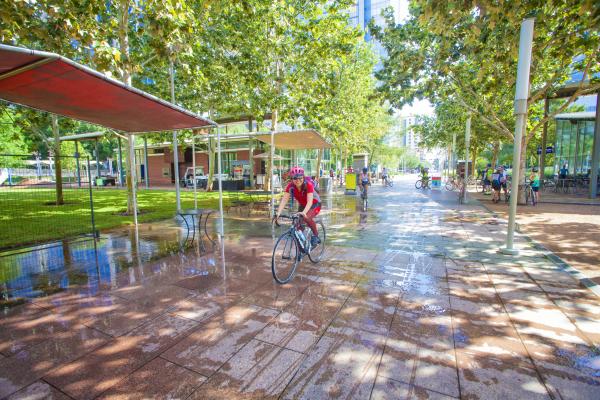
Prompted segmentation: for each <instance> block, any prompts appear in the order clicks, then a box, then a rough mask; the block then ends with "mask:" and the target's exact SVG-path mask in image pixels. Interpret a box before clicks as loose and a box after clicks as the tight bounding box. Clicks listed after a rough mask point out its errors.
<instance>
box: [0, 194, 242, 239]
mask: <svg viewBox="0 0 600 400" xmlns="http://www.w3.org/2000/svg"><path fill="white" fill-rule="evenodd" d="M63 193H64V199H65V203H66V204H64V205H62V206H56V205H49V203H52V201H53V200H54V196H55V191H54V189H14V190H13V189H11V190H2V191H0V210H1V211H0V249H8V248H11V247H17V246H23V245H27V244H35V243H41V242H45V241H49V240H56V239H62V238H66V237H72V236H77V235H81V234H88V233H91V231H92V224H91V218H90V207H89V192H88V190H87V189H64V190H63ZM197 196H198V207H199V208H212V209H218V208H219V193H218V192H209V193H206V192H198V194H197ZM93 198H94V215H95V223H96V229H97V230H106V229H110V228H116V227H120V226H126V225H133V216H124V215H122V213H123V212H124V211H126V210H127V192H126V191H125V190H120V189H97V190H94V191H93ZM137 199H138V209H139V210H140V211H141V212H140V213H139V214H138V221H139V222H150V221H156V220H161V219H167V218H174V216H175V204H176V201H175V191H174V190H139V191H138V192H137ZM234 200H247V201H249V200H250V198H249V196H247V195H246V194H243V193H242V194H239V195H236V194H233V193H230V192H224V193H223V205H224V206H225V207H226V206H228V205H229V204H230V203H231V202H232V201H234ZM47 204H48V205H47ZM193 206H194V194H193V192H187V191H182V192H181V207H182V208H192V207H193Z"/></svg>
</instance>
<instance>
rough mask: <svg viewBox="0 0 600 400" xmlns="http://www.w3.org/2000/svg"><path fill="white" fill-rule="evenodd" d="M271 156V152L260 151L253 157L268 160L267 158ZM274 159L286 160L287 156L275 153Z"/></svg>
mask: <svg viewBox="0 0 600 400" xmlns="http://www.w3.org/2000/svg"><path fill="white" fill-rule="evenodd" d="M270 156H271V153H260V154H257V155H255V156H254V157H253V158H260V159H263V160H266V159H268V158H269V157H270ZM273 160H285V158H283V157H281V156H280V155H278V154H275V155H274V156H273Z"/></svg>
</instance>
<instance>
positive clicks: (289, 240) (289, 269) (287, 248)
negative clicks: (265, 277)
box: [271, 232, 300, 285]
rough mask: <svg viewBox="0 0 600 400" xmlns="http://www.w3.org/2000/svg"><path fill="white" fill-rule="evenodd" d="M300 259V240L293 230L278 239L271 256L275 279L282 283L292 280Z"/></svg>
mask: <svg viewBox="0 0 600 400" xmlns="http://www.w3.org/2000/svg"><path fill="white" fill-rule="evenodd" d="M299 260H300V249H299V248H298V242H297V241H296V239H295V238H294V237H293V236H292V233H291V232H286V233H284V234H283V235H281V236H280V237H279V239H277V242H276V243H275V247H274V248H273V257H272V258H271V271H272V272H273V278H274V279H275V281H276V282H277V283H280V284H282V285H283V284H284V283H288V282H289V281H291V280H292V278H293V277H294V273H295V272H296V267H297V266H298V261H299Z"/></svg>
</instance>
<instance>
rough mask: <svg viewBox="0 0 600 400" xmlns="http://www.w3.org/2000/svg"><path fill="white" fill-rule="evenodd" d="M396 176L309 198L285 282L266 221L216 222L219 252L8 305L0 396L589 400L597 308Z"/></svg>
mask: <svg viewBox="0 0 600 400" xmlns="http://www.w3.org/2000/svg"><path fill="white" fill-rule="evenodd" d="M409 179H410V178H406V179H403V180H400V181H398V182H396V186H395V187H394V188H393V189H383V188H381V187H378V186H375V187H373V190H372V191H371V196H370V204H369V210H368V211H367V212H362V211H361V210H360V207H359V206H358V204H357V203H358V202H357V200H356V199H355V198H354V197H352V196H342V195H338V196H331V195H326V194H325V195H324V196H323V197H324V201H325V202H326V204H328V208H329V213H327V212H324V213H323V214H324V215H323V218H324V220H325V221H326V226H327V229H328V249H327V253H326V257H325V259H324V260H323V261H322V262H321V263H319V264H312V263H310V262H309V261H308V260H306V259H305V260H303V261H302V262H301V263H300V265H299V267H298V271H297V275H296V277H295V278H294V280H293V281H292V282H290V283H289V284H286V285H277V284H275V283H273V281H272V278H271V272H270V263H271V250H272V246H273V236H272V233H271V231H270V229H269V225H268V222H264V223H263V222H257V221H245V222H240V221H237V222H234V221H230V220H226V222H227V225H228V226H230V227H231V228H232V229H234V230H235V232H236V233H235V235H231V236H230V237H228V240H226V241H225V242H224V243H223V246H224V248H223V252H222V253H221V252H220V249H217V250H216V251H215V252H212V251H211V252H208V253H206V254H202V253H198V252H197V249H190V250H189V251H187V252H185V253H175V254H171V255H166V256H164V257H160V258H156V259H148V258H145V259H144V261H136V260H135V257H132V259H131V260H130V261H129V262H128V264H127V265H126V266H125V267H123V268H122V269H120V270H115V271H114V274H113V275H111V276H110V279H108V280H106V279H105V280H103V281H102V282H100V281H99V279H98V277H90V278H89V279H88V280H86V279H81V277H78V279H77V280H76V283H75V284H74V285H70V286H69V287H67V288H66V290H62V291H58V293H55V294H52V295H49V296H47V297H41V298H35V299H33V301H32V302H31V303H28V304H25V305H22V306H18V307H16V308H13V309H9V310H8V311H6V312H4V313H3V315H2V316H0V398H5V397H7V396H9V397H7V398H10V399H19V398H56V399H69V398H72V399H93V398H103V399H120V398H127V399H137V398H188V399H222V398H228V399H236V398H239V399H254V398H256V399H264V398H281V399H288V398H289V399H296V398H306V399H321V398H353V399H369V398H371V399H405V398H406V399H452V398H463V399H507V398H519V399H520V398H523V399H525V398H526V399H537V398H540V399H563V398H564V399H566V398H569V399H595V398H600V352H599V351H598V348H599V346H600V333H599V332H600V301H599V298H598V297H597V296H596V295H595V294H594V293H593V292H591V291H590V290H589V289H587V288H585V287H583V286H581V285H580V283H579V282H578V281H577V280H575V279H573V278H572V277H571V276H570V275H569V274H568V273H566V272H565V271H563V270H562V268H561V266H560V265H558V264H556V263H555V262H554V261H553V260H552V259H550V258H548V257H546V256H545V253H543V252H542V251H541V250H540V249H538V248H536V247H535V246H534V245H533V244H532V243H531V242H530V241H529V240H528V239H527V238H525V237H522V236H521V235H517V236H516V240H515V243H516V245H517V246H518V247H519V248H520V250H521V252H520V255H519V256H518V257H511V256H505V255H501V254H499V253H498V252H497V250H498V249H499V248H500V247H501V246H502V245H503V241H504V235H505V230H506V224H505V222H504V221H502V220H500V219H498V218H496V217H494V216H493V215H491V214H490V213H489V212H488V211H486V210H485V209H484V208H482V207H481V206H480V205H478V204H477V203H472V204H467V205H461V206H459V205H458V204H457V201H456V194H454V193H450V192H446V191H421V190H415V189H414V187H413V185H412V183H413V182H412V181H410V180H409ZM226 229H227V227H226ZM132 236H133V235H132ZM80 273H81V272H78V274H80Z"/></svg>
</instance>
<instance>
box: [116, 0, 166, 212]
mask: <svg viewBox="0 0 600 400" xmlns="http://www.w3.org/2000/svg"><path fill="white" fill-rule="evenodd" d="M118 13H119V16H118V19H119V51H120V53H121V60H122V68H121V71H122V75H121V82H123V83H124V84H126V85H127V86H131V64H130V60H129V32H128V27H129V0H121V1H120V3H119V6H118ZM131 140H132V139H131V136H129V137H128V140H127V142H128V144H129V145H130V144H131V143H130V142H131ZM127 154H129V152H127ZM133 168H135V160H131V157H127V170H126V174H125V180H126V181H127V215H133V212H134V211H133V179H132V176H133V175H132V171H133ZM176 184H178V182H176Z"/></svg>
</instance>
